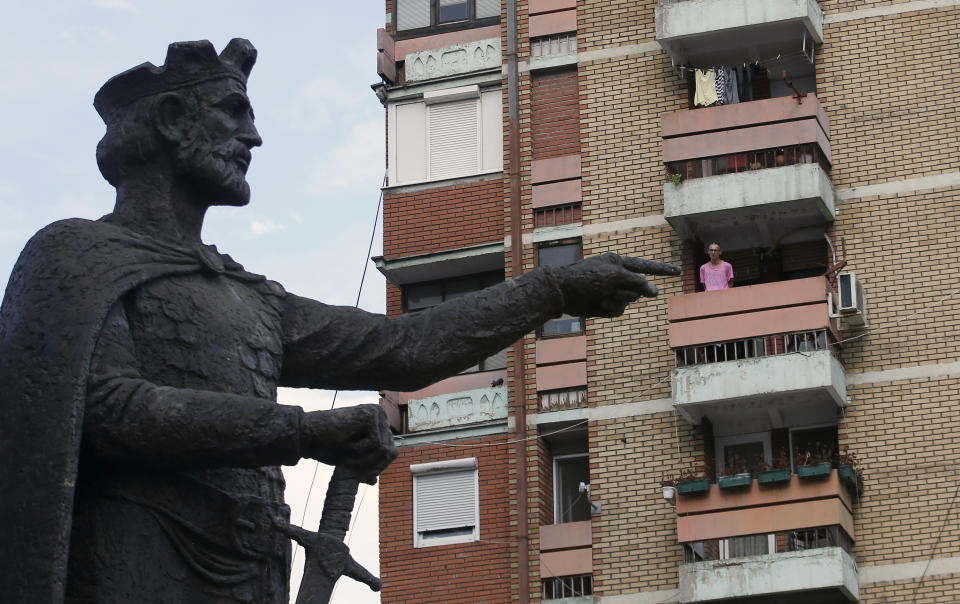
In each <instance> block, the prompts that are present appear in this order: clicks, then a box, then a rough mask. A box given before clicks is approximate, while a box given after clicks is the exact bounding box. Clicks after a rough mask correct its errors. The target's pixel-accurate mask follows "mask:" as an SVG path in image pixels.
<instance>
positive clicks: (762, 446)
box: [716, 432, 771, 476]
mask: <svg viewBox="0 0 960 604" xmlns="http://www.w3.org/2000/svg"><path fill="white" fill-rule="evenodd" d="M716 447H717V450H716V453H717V476H724V475H727V474H739V473H741V472H750V473H753V472H756V471H758V470H759V469H760V466H761V464H764V463H770V459H771V458H770V433H769V432H755V433H752V434H738V435H736V436H718V437H717V439H716Z"/></svg>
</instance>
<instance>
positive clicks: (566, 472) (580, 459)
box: [553, 453, 590, 524]
mask: <svg viewBox="0 0 960 604" xmlns="http://www.w3.org/2000/svg"><path fill="white" fill-rule="evenodd" d="M553 485H554V497H553V500H554V505H555V506H556V514H555V516H556V519H555V522H556V523H557V524H561V523H564V522H579V521H581V520H590V491H589V489H588V488H587V487H589V485H590V458H589V456H588V455H587V454H586V453H577V454H573V455H557V456H555V457H554V458H553Z"/></svg>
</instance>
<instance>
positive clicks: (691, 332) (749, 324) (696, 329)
mask: <svg viewBox="0 0 960 604" xmlns="http://www.w3.org/2000/svg"><path fill="white" fill-rule="evenodd" d="M828 327H831V325H830V320H829V317H828V316H827V303H826V302H823V303H821V304H808V305H805V306H794V307H789V308H775V309H771V310H758V311H756V312H748V313H741V314H736V315H727V316H722V317H711V318H708V319H697V320H692V321H680V322H677V323H671V324H670V346H671V347H672V348H679V347H681V346H693V345H695V344H707V343H710V342H725V341H727V340H739V339H743V338H755V337H759V336H767V335H775V334H779V333H789V332H794V331H812V330H815V329H824V328H828Z"/></svg>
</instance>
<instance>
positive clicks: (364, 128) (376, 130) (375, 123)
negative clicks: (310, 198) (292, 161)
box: [308, 118, 384, 197]
mask: <svg viewBox="0 0 960 604" xmlns="http://www.w3.org/2000/svg"><path fill="white" fill-rule="evenodd" d="M383 150H384V144H383V118H378V119H376V120H372V121H368V122H364V123H360V124H357V125H355V126H353V127H352V128H351V129H350V131H349V132H348V133H347V134H346V136H345V137H344V138H343V139H341V140H340V141H339V142H338V144H337V145H336V146H334V147H332V148H330V150H329V151H327V152H326V153H324V154H323V155H321V156H319V157H317V158H315V159H314V160H313V162H312V165H311V166H310V167H309V170H310V174H311V176H310V181H309V182H310V186H309V191H308V193H309V194H311V195H315V196H318V197H322V196H323V195H324V194H325V193H326V192H327V191H329V190H330V189H350V188H352V187H358V186H360V187H370V186H374V184H375V185H376V186H379V185H380V182H381V180H382V179H383V156H384V154H383Z"/></svg>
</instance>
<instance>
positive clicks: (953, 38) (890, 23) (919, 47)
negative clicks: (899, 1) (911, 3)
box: [817, 6, 960, 188]
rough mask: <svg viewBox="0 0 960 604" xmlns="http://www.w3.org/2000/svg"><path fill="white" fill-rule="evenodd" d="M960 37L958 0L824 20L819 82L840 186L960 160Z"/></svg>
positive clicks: (948, 167)
mask: <svg viewBox="0 0 960 604" xmlns="http://www.w3.org/2000/svg"><path fill="white" fill-rule="evenodd" d="M958 36H960V10H958V9H957V7H956V6H954V7H951V8H943V9H938V10H925V11H917V12H909V13H903V14H897V15H890V16H886V17H875V18H872V19H861V20H857V21H846V22H840V23H833V24H827V25H825V26H824V40H825V41H824V45H823V48H822V49H820V54H819V59H818V60H817V66H818V69H817V77H818V80H819V83H818V87H817V88H818V96H819V98H820V101H821V102H822V104H823V106H824V108H825V110H826V112H827V115H829V117H830V130H831V132H830V134H831V136H830V143H831V145H832V147H833V159H834V168H833V174H832V177H833V184H834V186H835V187H837V188H844V187H851V186H862V185H866V184H873V183H878V182H886V181H891V180H902V179H904V178H916V177H918V176H922V175H926V174H939V173H941V172H953V171H956V170H957V169H958V167H960V154H958V149H960V103H958V102H957V97H958V95H960V71H958V70H957V59H958V55H960V43H958V41H957V40H958Z"/></svg>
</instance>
